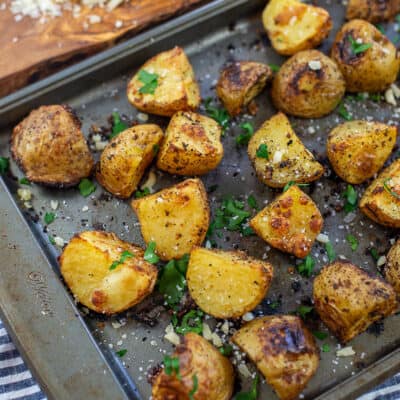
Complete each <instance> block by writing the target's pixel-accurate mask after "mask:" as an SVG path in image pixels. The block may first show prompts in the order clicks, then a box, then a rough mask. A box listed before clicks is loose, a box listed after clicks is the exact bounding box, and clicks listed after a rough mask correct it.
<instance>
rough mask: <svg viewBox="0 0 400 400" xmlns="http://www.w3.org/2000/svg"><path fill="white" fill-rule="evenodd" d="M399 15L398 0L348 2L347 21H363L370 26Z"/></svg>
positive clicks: (399, 3) (357, 0)
mask: <svg viewBox="0 0 400 400" xmlns="http://www.w3.org/2000/svg"><path fill="white" fill-rule="evenodd" d="M398 13H400V2H399V0H349V4H348V6H347V12H346V18H347V19H365V20H367V21H369V22H371V23H372V24H376V23H377V22H382V21H387V20H390V19H392V18H393V17H395V16H396V14H398Z"/></svg>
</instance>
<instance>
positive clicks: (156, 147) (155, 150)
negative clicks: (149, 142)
mask: <svg viewBox="0 0 400 400" xmlns="http://www.w3.org/2000/svg"><path fill="white" fill-rule="evenodd" d="M159 150H160V145H158V144H155V145H154V146H153V155H154V156H156V155H157V153H158V151H159Z"/></svg>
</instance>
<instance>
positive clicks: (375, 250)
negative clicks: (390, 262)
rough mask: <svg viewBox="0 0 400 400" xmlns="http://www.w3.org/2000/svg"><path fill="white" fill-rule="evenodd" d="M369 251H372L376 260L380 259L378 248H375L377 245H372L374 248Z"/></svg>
mask: <svg viewBox="0 0 400 400" xmlns="http://www.w3.org/2000/svg"><path fill="white" fill-rule="evenodd" d="M369 252H370V254H371V256H372V258H373V259H374V260H375V261H378V260H379V253H378V250H377V249H375V247H372V248H371V249H370V250H369Z"/></svg>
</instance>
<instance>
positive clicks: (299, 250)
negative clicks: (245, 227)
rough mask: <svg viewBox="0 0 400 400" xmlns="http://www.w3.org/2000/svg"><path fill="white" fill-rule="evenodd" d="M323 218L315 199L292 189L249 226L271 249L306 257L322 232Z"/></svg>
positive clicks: (270, 205) (257, 216)
mask: <svg viewBox="0 0 400 400" xmlns="http://www.w3.org/2000/svg"><path fill="white" fill-rule="evenodd" d="M322 224H323V219H322V216H321V213H320V212H319V210H318V208H317V206H316V205H315V203H314V202H313V200H312V199H311V198H310V197H309V196H307V195H306V194H305V193H304V192H303V191H302V190H300V189H299V188H298V186H296V185H293V186H291V187H290V188H289V189H288V190H287V191H286V192H284V193H282V194H281V195H280V196H278V197H277V198H276V199H275V200H274V201H273V202H272V203H271V204H269V205H268V206H266V207H265V208H264V209H263V210H261V211H260V212H259V213H258V214H257V215H256V216H255V217H254V218H253V219H252V220H251V221H250V226H251V227H252V228H253V229H254V231H255V232H256V233H257V235H258V236H260V237H261V239H263V240H265V241H266V242H267V243H269V244H270V245H271V246H272V247H275V248H277V249H279V250H281V251H284V252H286V253H290V254H294V255H295V256H296V257H298V258H304V257H305V256H306V255H307V254H308V253H309V252H310V251H311V247H312V246H313V244H314V242H315V239H316V237H317V236H318V235H319V233H320V232H321V229H322Z"/></svg>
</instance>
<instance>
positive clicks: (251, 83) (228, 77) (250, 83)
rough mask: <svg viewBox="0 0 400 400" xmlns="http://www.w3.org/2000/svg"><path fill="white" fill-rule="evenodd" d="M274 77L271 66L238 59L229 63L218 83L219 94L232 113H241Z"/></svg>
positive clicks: (234, 114) (233, 114)
mask: <svg viewBox="0 0 400 400" xmlns="http://www.w3.org/2000/svg"><path fill="white" fill-rule="evenodd" d="M271 78H272V70H271V68H270V67H269V66H268V65H266V64H262V63H259V62H253V61H237V62H234V63H231V64H229V65H227V66H226V67H225V68H224V69H223V70H222V71H221V75H220V77H219V80H218V84H217V94H218V97H219V98H220V99H221V101H222V103H223V104H224V106H225V108H226V109H227V111H228V112H229V114H230V115H232V116H236V115H238V114H240V113H241V112H242V111H243V110H244V109H245V107H247V106H248V104H249V103H250V102H251V100H253V99H254V98H255V97H256V96H258V95H259V94H260V93H261V92H262V90H263V89H264V87H265V85H266V84H267V82H268V81H269V80H270V79H271Z"/></svg>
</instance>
